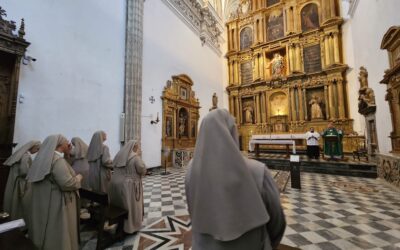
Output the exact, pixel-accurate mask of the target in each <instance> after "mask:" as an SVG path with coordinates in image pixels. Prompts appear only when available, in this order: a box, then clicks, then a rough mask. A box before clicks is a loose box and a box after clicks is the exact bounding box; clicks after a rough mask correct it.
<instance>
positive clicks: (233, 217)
mask: <svg viewBox="0 0 400 250" xmlns="http://www.w3.org/2000/svg"><path fill="white" fill-rule="evenodd" d="M105 140H106V134H105V133H104V132H102V131H99V132H96V133H95V134H94V135H93V138H92V141H91V143H90V145H89V147H87V146H86V144H85V143H84V142H83V141H82V140H80V139H79V138H74V139H72V144H73V145H74V147H73V148H72V150H71V148H70V146H69V142H68V140H67V139H65V138H64V137H63V136H62V135H52V136H49V137H47V138H46V139H45V141H44V142H43V144H42V145H41V146H40V143H39V142H36V141H33V142H30V143H28V144H26V145H24V146H22V147H21V148H20V149H19V150H17V151H16V152H15V153H14V154H13V155H12V156H11V157H10V158H9V159H8V160H7V161H6V162H5V164H6V165H7V166H10V175H9V179H8V182H7V189H6V197H5V207H4V208H5V211H7V212H9V213H10V214H11V216H12V218H18V217H23V218H25V220H26V221H27V225H28V234H29V237H30V238H31V239H32V240H33V242H34V244H35V245H36V246H37V247H38V248H39V249H46V250H47V249H49V250H50V249H62V250H64V249H65V250H69V249H78V226H79V221H78V218H79V216H78V214H77V211H78V202H77V200H78V199H79V197H78V195H77V191H78V189H79V188H80V187H84V188H88V189H92V190H94V191H101V192H108V194H109V199H110V202H111V203H112V204H114V205H116V206H119V207H122V208H125V209H127V210H128V211H129V213H128V219H127V220H126V221H125V223H124V231H125V232H126V233H134V232H137V231H138V230H140V227H141V223H142V220H143V188H142V182H141V178H142V176H143V175H145V173H146V167H145V165H144V163H143V161H142V160H141V158H140V156H139V155H138V144H137V143H136V142H135V141H129V142H128V143H126V144H125V145H124V146H123V147H122V149H121V150H120V151H119V152H118V154H117V155H116V156H115V158H114V160H113V161H111V158H110V153H109V150H108V147H107V146H106V145H104V144H103V143H104V141H105ZM39 146H40V150H39V152H38V154H37V156H36V157H35V159H34V160H33V162H32V160H31V154H33V153H35V152H36V151H38V149H39ZM63 154H64V155H67V154H68V155H71V161H72V167H71V166H70V164H69V163H68V162H67V161H66V160H65V159H64V157H63ZM111 170H113V174H111ZM185 187H186V198H187V204H188V210H189V215H190V217H191V226H192V249H194V250H197V249H201V250H203V249H204V250H214V249H215V250H222V249H233V250H235V249H249V250H252V249H254V250H256V249H264V250H265V249H275V248H276V247H278V245H279V243H280V241H281V239H282V237H283V234H284V231H285V227H286V221H285V217H284V213H283V209H282V206H281V203H280V195H279V191H278V188H277V186H276V183H275V182H274V180H273V178H272V177H271V174H270V172H269V170H268V168H267V167H266V166H265V165H264V164H262V163H260V162H258V161H255V160H250V159H248V158H246V157H244V156H243V154H242V153H241V151H240V149H239V138H238V131H237V127H236V124H235V120H234V118H233V117H232V116H231V115H230V114H229V112H228V111H227V110H225V109H215V110H213V111H211V112H210V113H208V114H207V115H206V116H205V117H204V118H203V121H202V123H201V126H200V130H199V133H198V138H197V141H196V146H195V150H194V157H193V159H192V160H191V162H190V163H189V165H188V167H187V172H186V179H185Z"/></svg>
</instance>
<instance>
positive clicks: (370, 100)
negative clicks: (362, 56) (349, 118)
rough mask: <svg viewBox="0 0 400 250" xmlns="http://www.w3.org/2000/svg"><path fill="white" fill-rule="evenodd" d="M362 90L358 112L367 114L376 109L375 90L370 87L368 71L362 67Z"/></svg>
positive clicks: (359, 95) (360, 77) (359, 94)
mask: <svg viewBox="0 0 400 250" xmlns="http://www.w3.org/2000/svg"><path fill="white" fill-rule="evenodd" d="M358 80H359V81H360V90H359V91H358V113H360V114H362V115H364V116H366V115H369V114H373V113H375V111H376V104H375V94H374V90H373V89H371V88H369V87H368V71H367V69H366V68H364V67H360V76H359V77H358Z"/></svg>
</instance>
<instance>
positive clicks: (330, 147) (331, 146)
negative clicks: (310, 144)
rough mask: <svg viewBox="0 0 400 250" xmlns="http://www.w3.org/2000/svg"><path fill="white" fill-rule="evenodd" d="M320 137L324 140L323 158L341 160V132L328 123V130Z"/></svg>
mask: <svg viewBox="0 0 400 250" xmlns="http://www.w3.org/2000/svg"><path fill="white" fill-rule="evenodd" d="M322 137H323V138H324V158H328V159H342V158H343V144H342V138H343V132H342V130H340V129H336V128H335V127H334V126H333V124H332V123H329V124H328V128H327V129H326V130H325V131H324V132H323V133H322Z"/></svg>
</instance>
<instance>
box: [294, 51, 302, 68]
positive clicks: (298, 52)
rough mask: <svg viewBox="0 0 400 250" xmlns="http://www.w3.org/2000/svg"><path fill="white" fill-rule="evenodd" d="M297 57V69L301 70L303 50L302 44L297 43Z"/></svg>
mask: <svg viewBox="0 0 400 250" xmlns="http://www.w3.org/2000/svg"><path fill="white" fill-rule="evenodd" d="M295 52H296V53H295V54H296V56H295V58H296V63H295V65H296V71H297V72H301V52H300V44H296V49H295Z"/></svg>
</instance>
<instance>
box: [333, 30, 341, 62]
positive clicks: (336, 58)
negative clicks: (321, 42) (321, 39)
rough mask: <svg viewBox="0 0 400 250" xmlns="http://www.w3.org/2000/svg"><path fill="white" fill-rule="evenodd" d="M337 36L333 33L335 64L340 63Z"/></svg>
mask: <svg viewBox="0 0 400 250" xmlns="http://www.w3.org/2000/svg"><path fill="white" fill-rule="evenodd" d="M338 36H339V34H338V33H337V32H335V33H333V50H334V53H333V58H334V62H335V63H336V64H339V63H340V53H339V38H338Z"/></svg>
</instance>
